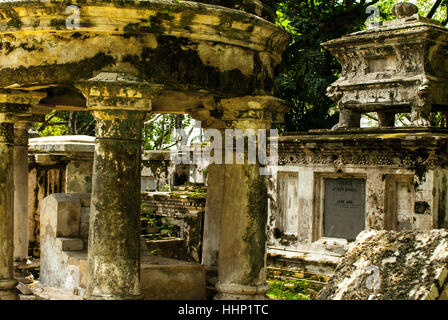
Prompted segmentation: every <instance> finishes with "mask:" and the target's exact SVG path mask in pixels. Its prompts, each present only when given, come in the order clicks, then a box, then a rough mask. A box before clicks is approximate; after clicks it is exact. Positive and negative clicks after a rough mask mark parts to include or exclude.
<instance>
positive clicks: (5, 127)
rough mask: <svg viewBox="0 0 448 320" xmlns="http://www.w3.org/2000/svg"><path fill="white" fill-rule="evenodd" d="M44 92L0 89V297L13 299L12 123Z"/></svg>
mask: <svg viewBox="0 0 448 320" xmlns="http://www.w3.org/2000/svg"><path fill="white" fill-rule="evenodd" d="M44 96H45V94H44V93H33V92H21V91H18V90H0V300H9V299H16V298H17V295H16V292H15V285H16V283H17V281H16V280H14V263H13V261H14V123H17V122H18V121H19V117H28V116H31V106H32V105H34V104H37V103H38V102H39V101H40V100H41V99H42V98H43V97H44Z"/></svg>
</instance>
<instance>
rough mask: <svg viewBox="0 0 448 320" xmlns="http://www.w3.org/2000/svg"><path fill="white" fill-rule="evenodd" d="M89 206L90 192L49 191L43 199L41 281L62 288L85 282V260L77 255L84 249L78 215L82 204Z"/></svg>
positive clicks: (69, 287)
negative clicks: (65, 192) (58, 192)
mask: <svg viewBox="0 0 448 320" xmlns="http://www.w3.org/2000/svg"><path fill="white" fill-rule="evenodd" d="M89 206H90V194H52V195H50V196H48V197H46V198H45V199H44V200H43V201H42V208H41V211H40V212H42V216H41V234H40V245H41V259H40V283H41V284H42V285H44V286H51V287H56V288H60V289H65V290H68V289H73V288H77V287H80V286H81V285H82V284H83V285H84V286H85V284H86V274H87V261H86V259H84V260H82V259H81V260H79V259H77V257H79V256H80V252H81V251H82V250H83V249H84V242H83V239H82V238H81V233H80V225H81V217H80V215H81V211H82V208H86V207H89ZM73 259H74V260H73ZM73 261H75V263H74V262H73Z"/></svg>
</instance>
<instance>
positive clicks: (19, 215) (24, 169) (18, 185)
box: [14, 121, 32, 262]
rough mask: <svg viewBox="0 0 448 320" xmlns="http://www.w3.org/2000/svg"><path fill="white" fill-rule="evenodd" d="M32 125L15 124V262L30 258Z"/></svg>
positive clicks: (23, 122)
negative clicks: (29, 152) (29, 216)
mask: <svg viewBox="0 0 448 320" xmlns="http://www.w3.org/2000/svg"><path fill="white" fill-rule="evenodd" d="M31 125H32V123H31V122H26V121H20V122H17V123H15V124H14V261H16V262H26V261H27V258H28V242H29V235H28V229H29V228H28V130H29V129H30V128H31Z"/></svg>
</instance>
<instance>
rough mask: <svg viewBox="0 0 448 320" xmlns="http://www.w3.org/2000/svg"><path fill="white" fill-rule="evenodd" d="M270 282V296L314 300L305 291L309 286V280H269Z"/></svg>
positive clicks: (281, 298)
mask: <svg viewBox="0 0 448 320" xmlns="http://www.w3.org/2000/svg"><path fill="white" fill-rule="evenodd" d="M268 284H269V287H270V289H269V291H268V293H267V295H268V297H269V298H272V299H275V300H312V299H311V297H310V296H309V295H307V294H306V293H305V289H306V288H307V287H308V286H309V282H308V281H307V280H295V279H289V280H286V281H281V280H268Z"/></svg>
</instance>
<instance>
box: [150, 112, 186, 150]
mask: <svg viewBox="0 0 448 320" xmlns="http://www.w3.org/2000/svg"><path fill="white" fill-rule="evenodd" d="M191 123H192V119H191V117H190V116H187V115H175V114H163V115H162V114H154V115H152V116H151V117H150V118H149V119H148V121H146V122H145V126H144V129H143V146H144V149H145V150H167V149H169V148H170V147H172V146H174V145H176V144H178V143H179V140H178V137H177V136H176V134H175V129H176V128H185V127H188V126H190V125H191Z"/></svg>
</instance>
